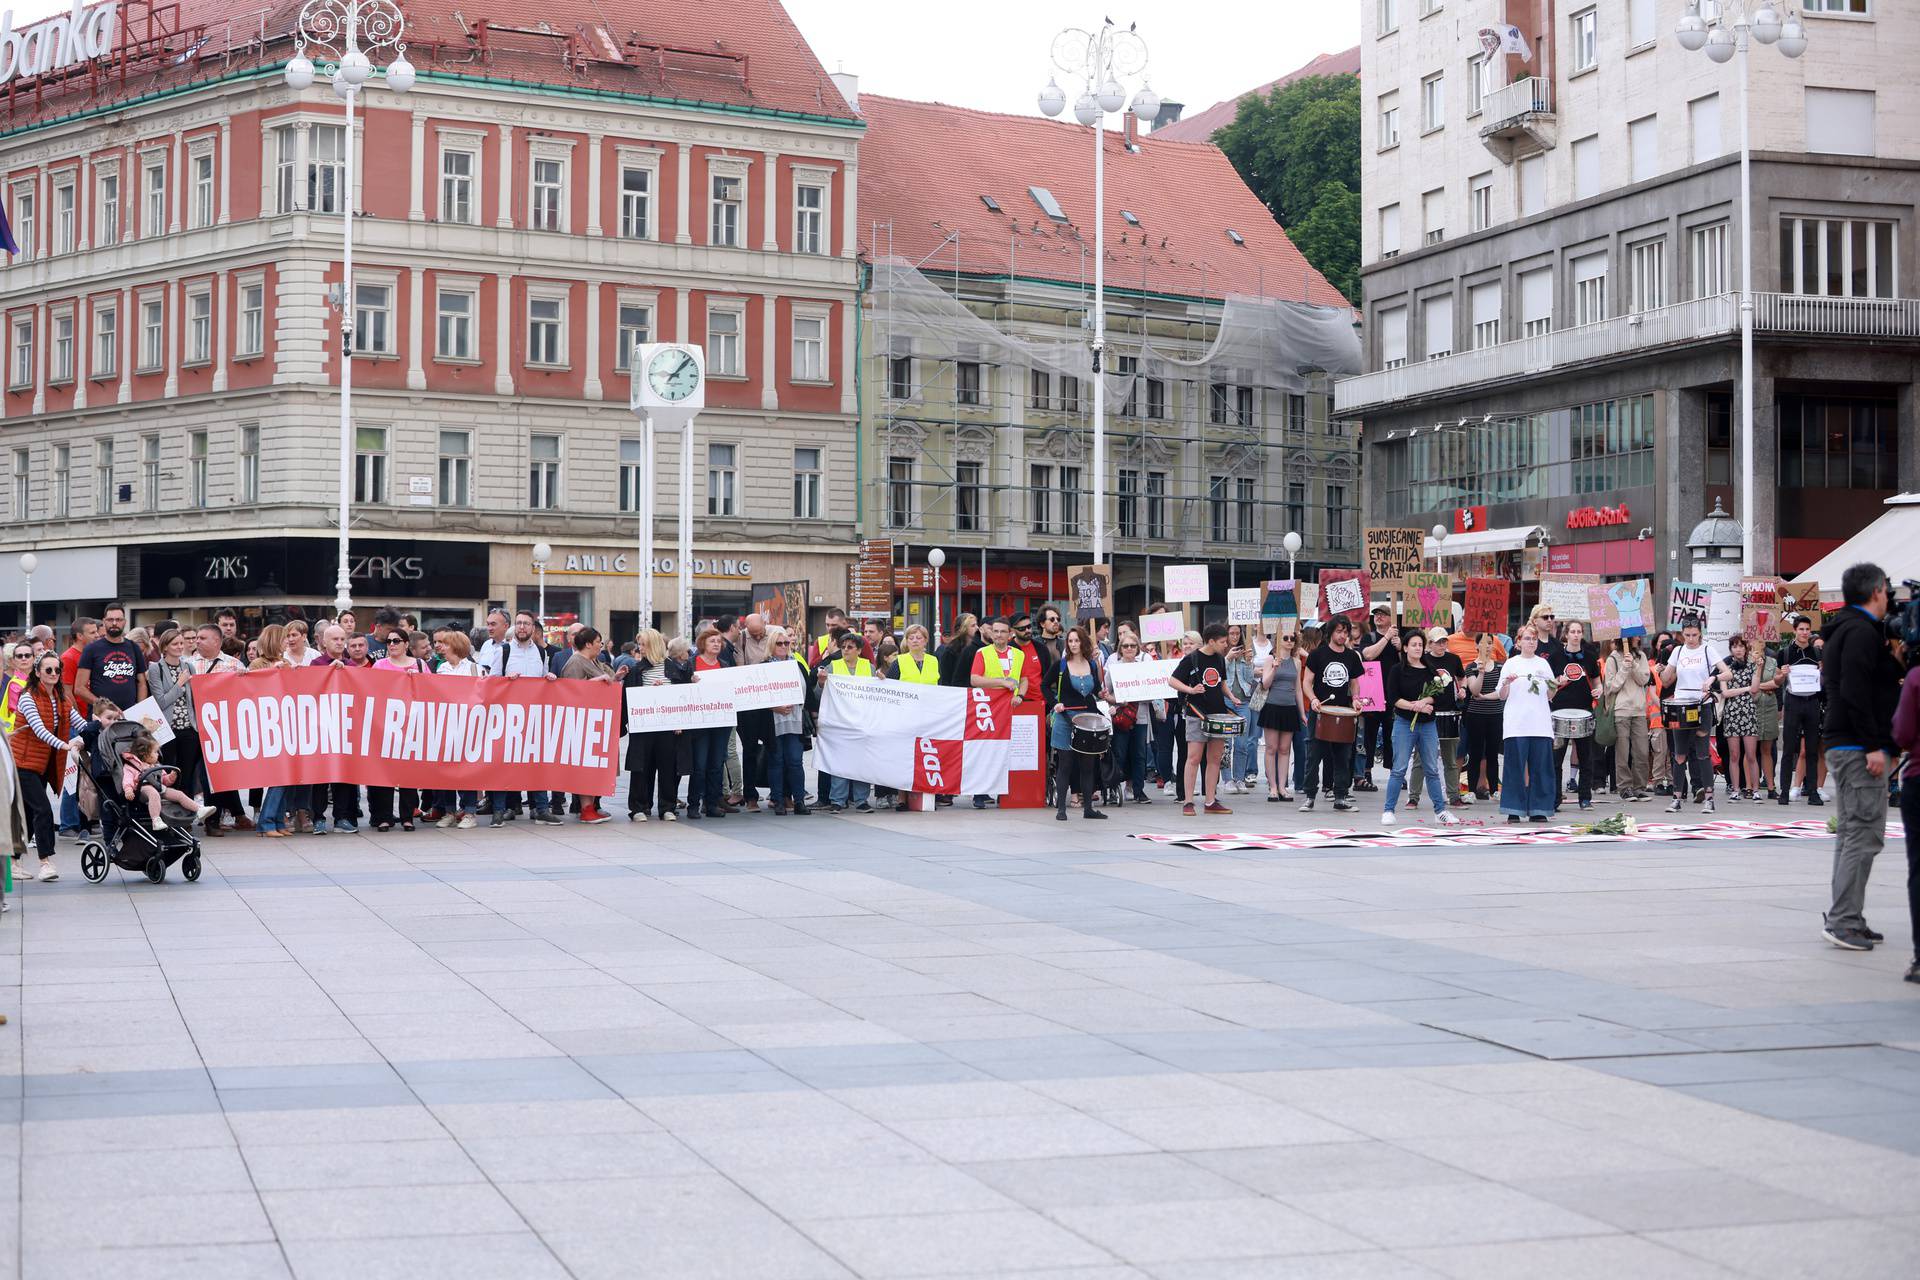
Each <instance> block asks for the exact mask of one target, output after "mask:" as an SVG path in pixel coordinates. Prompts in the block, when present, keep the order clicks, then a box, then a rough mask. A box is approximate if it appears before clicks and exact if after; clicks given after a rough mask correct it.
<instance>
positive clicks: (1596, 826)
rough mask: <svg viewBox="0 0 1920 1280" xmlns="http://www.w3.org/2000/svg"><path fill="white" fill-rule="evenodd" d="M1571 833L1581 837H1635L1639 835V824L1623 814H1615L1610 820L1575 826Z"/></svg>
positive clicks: (1603, 819)
mask: <svg viewBox="0 0 1920 1280" xmlns="http://www.w3.org/2000/svg"><path fill="white" fill-rule="evenodd" d="M1573 831H1574V834H1575V835H1582V836H1637V835H1639V834H1640V824H1639V823H1637V822H1635V821H1634V820H1633V819H1632V818H1629V817H1627V815H1625V814H1624V813H1616V814H1614V815H1613V816H1612V817H1611V818H1602V819H1601V820H1600V821H1598V822H1589V823H1586V824H1584V825H1581V826H1576V827H1574V829H1573Z"/></svg>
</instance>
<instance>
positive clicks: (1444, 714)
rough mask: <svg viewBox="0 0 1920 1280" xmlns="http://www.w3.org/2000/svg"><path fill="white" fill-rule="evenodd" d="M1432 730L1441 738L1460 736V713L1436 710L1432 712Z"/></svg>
mask: <svg viewBox="0 0 1920 1280" xmlns="http://www.w3.org/2000/svg"><path fill="white" fill-rule="evenodd" d="M1433 731H1434V732H1435V733H1437V734H1439V735H1440V737H1441V738H1442V739H1452V738H1458V737H1459V736H1460V713H1459V712H1458V711H1436V712H1434V713H1433Z"/></svg>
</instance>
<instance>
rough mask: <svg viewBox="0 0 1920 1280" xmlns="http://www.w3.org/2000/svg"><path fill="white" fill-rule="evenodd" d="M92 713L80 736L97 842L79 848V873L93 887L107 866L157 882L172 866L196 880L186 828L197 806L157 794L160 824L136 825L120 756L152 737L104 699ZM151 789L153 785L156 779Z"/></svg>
mask: <svg viewBox="0 0 1920 1280" xmlns="http://www.w3.org/2000/svg"><path fill="white" fill-rule="evenodd" d="M93 711H94V718H93V719H92V720H91V721H89V722H88V724H87V726H86V728H85V729H83V730H82V731H81V734H80V737H81V740H82V743H83V744H84V745H85V747H86V752H87V755H86V770H87V777H88V779H89V780H90V782H91V783H92V787H93V790H94V792H95V793H96V794H97V796H98V797H99V804H100V833H101V838H100V839H99V840H90V841H88V842H87V843H86V844H84V845H82V846H81V848H80V871H81V874H82V875H84V876H86V878H87V879H88V880H90V881H92V882H93V883H94V884H99V883H100V882H101V881H103V880H105V879H106V878H107V871H108V870H109V868H112V867H119V868H121V869H122V870H125V871H138V872H142V873H144V874H145V875H146V877H147V879H148V880H150V881H152V882H153V883H155V884H159V883H160V882H161V881H162V880H165V879H166V878H167V868H168V867H170V866H172V865H173V864H174V863H176V862H178V863H179V864H180V874H181V875H183V876H185V877H186V878H187V879H188V880H198V879H199V878H200V842H199V841H198V840H196V839H195V838H194V835H193V831H192V825H191V824H192V823H193V820H194V819H195V817H197V816H198V814H197V813H196V809H197V808H200V807H201V806H199V805H198V803H197V802H195V805H194V806H193V807H187V808H181V807H177V806H176V804H175V803H174V802H173V798H172V797H169V796H165V795H163V796H162V801H163V804H162V810H161V818H162V821H161V822H160V823H159V824H158V825H157V826H156V825H154V824H153V823H152V822H151V821H147V822H142V821H140V820H139V818H140V816H142V815H140V814H139V813H138V811H137V810H135V809H134V807H133V805H134V804H135V803H138V802H137V800H136V801H133V802H129V800H128V798H127V793H126V790H125V787H126V779H125V770H126V756H127V755H128V754H129V753H131V752H133V751H134V749H135V745H136V743H137V740H138V739H140V738H148V739H151V736H152V735H150V734H148V732H147V731H146V730H145V729H144V728H142V727H141V726H140V725H138V724H136V723H134V722H133V721H131V720H127V719H125V718H123V716H122V714H121V711H120V708H119V707H117V706H115V705H114V704H113V703H112V702H110V701H109V700H107V699H105V698H98V699H95V701H94V704H93ZM136 758H138V757H137V756H136ZM155 785H159V784H158V781H157V780H156V782H155ZM166 790H169V791H170V790H172V788H166ZM135 794H136V795H137V794H138V791H137V789H136V793H135ZM189 799H190V797H189ZM83 807H84V798H83Z"/></svg>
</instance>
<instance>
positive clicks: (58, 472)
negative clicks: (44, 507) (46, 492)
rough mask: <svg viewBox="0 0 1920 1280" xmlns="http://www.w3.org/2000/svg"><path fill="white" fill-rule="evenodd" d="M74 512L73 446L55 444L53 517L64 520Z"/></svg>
mask: <svg viewBox="0 0 1920 1280" xmlns="http://www.w3.org/2000/svg"><path fill="white" fill-rule="evenodd" d="M72 514H73V446H72V445H70V444H56V445H54V446H53V518H54V519H56V520H64V519H66V518H67V517H68V516H70V515H72Z"/></svg>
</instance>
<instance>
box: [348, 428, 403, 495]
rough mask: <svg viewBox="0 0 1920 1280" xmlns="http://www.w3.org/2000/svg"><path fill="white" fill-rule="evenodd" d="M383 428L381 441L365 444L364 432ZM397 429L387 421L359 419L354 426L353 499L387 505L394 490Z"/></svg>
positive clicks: (372, 431)
mask: <svg viewBox="0 0 1920 1280" xmlns="http://www.w3.org/2000/svg"><path fill="white" fill-rule="evenodd" d="M376 431H377V432H379V433H380V434H379V444H378V446H377V447H375V446H373V445H363V444H361V443H360V440H361V436H362V434H363V433H364V434H365V435H367V436H369V437H371V436H372V433H374V432H376ZM392 459H393V430H392V428H391V427H389V426H387V424H385V423H380V422H365V423H361V422H356V423H354V426H353V500H354V501H355V502H356V503H360V504H363V505H366V506H376V507H377V506H384V505H386V503H387V501H388V499H389V497H390V496H391V494H392V492H393V490H392V488H391V486H390V485H389V480H390V479H391V473H392V470H393V465H392Z"/></svg>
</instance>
